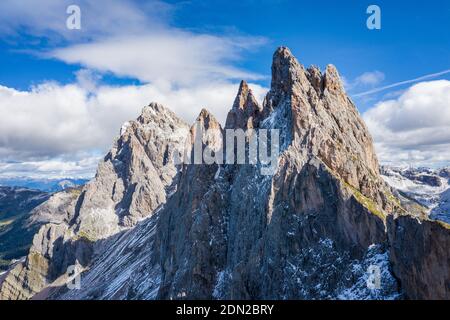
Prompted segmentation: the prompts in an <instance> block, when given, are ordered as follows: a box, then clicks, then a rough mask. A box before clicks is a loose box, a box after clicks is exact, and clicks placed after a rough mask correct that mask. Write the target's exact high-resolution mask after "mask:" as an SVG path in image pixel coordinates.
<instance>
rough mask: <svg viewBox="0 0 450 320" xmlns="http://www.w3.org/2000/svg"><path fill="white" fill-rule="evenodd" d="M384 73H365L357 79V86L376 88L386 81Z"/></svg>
mask: <svg viewBox="0 0 450 320" xmlns="http://www.w3.org/2000/svg"><path fill="white" fill-rule="evenodd" d="M384 78H385V76H384V73H383V72H381V71H377V70H376V71H371V72H364V73H363V74H361V75H360V76H358V77H357V78H356V79H355V85H363V86H376V85H377V84H379V83H381V82H382V81H383V80H384Z"/></svg>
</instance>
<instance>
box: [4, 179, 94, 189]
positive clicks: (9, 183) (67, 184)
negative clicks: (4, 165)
mask: <svg viewBox="0 0 450 320" xmlns="http://www.w3.org/2000/svg"><path fill="white" fill-rule="evenodd" d="M87 181H88V180H87V179H73V178H64V179H33V178H27V177H18V178H0V186H4V187H23V188H27V189H34V190H40V191H44V192H57V191H61V190H64V189H67V188H74V187H77V186H81V185H83V184H85V183H86V182H87Z"/></svg>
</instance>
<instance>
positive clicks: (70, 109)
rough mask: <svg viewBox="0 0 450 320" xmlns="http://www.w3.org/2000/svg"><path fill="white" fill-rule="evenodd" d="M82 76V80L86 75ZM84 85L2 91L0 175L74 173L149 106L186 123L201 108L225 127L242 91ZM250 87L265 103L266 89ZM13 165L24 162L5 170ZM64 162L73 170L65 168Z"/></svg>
mask: <svg viewBox="0 0 450 320" xmlns="http://www.w3.org/2000/svg"><path fill="white" fill-rule="evenodd" d="M82 74H83V76H82V77H81V78H83V77H84V76H85V75H86V73H85V72H82ZM90 80H91V79H90ZM81 83H82V84H83V85H80V83H75V84H70V85H59V84H56V83H45V84H42V85H39V86H37V87H34V88H33V89H32V90H30V91H17V90H14V89H10V88H6V87H1V86H0V114H2V117H1V118H0V159H2V160H1V161H0V162H2V163H3V164H4V165H3V166H0V174H2V173H5V170H10V171H11V170H16V169H17V168H24V169H26V168H30V167H32V168H35V169H36V170H38V171H43V172H45V170H44V169H45V168H46V167H45V165H44V164H45V163H54V164H55V165H57V166H60V168H61V170H62V171H67V172H69V171H70V172H71V173H73V171H75V169H76V168H78V164H83V163H84V162H82V160H83V159H85V158H88V159H89V158H91V157H92V153H93V152H94V151H95V152H99V154H103V153H105V152H106V151H107V150H108V149H109V148H110V146H111V144H112V141H113V137H114V136H116V135H117V134H118V131H119V129H120V127H121V125H122V124H123V123H124V122H125V121H127V120H130V119H135V118H137V116H138V115H139V113H140V111H141V109H142V107H143V106H145V105H148V104H149V103H150V102H151V101H157V102H160V103H163V104H164V105H166V106H167V107H169V108H170V109H172V110H173V111H174V112H175V113H177V114H178V115H179V116H181V117H182V118H183V119H185V120H186V121H187V122H193V121H194V119H195V118H196V117H197V115H198V114H199V112H200V110H201V109H202V108H207V109H209V110H210V111H211V112H212V113H213V114H214V115H215V116H216V117H217V118H218V119H219V120H220V121H222V122H224V120H225V117H226V114H227V112H228V110H229V109H230V108H231V106H232V103H233V99H234V97H235V95H236V93H237V90H238V83H230V82H211V83H209V84H206V85H201V86H193V87H185V88H178V89H171V88H170V87H158V86H156V85H153V84H146V85H141V86H121V87H114V86H106V85H100V86H99V85H97V84H93V83H92V82H88V85H87V87H88V88H86V83H85V79H83V81H82V82H81ZM251 87H252V88H253V90H254V91H255V94H256V95H257V96H258V97H259V99H262V96H263V95H264V94H265V92H266V89H265V88H262V87H260V86H258V85H251ZM93 88H95V89H93ZM92 90H95V91H92ZM9 161H14V162H25V163H24V164H17V163H16V164H14V165H12V164H10V163H9V164H8V165H6V164H5V163H7V162H9ZM48 161H50V162H48ZM64 161H68V165H69V166H70V167H72V168H75V169H73V170H72V169H70V170H69V169H67V168H65V167H64V165H63V162H64ZM90 168H91V169H92V167H90ZM78 169H79V170H80V172H81V171H83V170H81V167H80V168H78ZM26 171H29V170H26ZM72 175H73V174H72Z"/></svg>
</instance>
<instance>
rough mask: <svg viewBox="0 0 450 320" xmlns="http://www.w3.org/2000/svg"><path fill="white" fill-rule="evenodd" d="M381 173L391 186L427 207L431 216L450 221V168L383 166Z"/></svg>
mask: <svg viewBox="0 0 450 320" xmlns="http://www.w3.org/2000/svg"><path fill="white" fill-rule="evenodd" d="M381 174H382V177H383V178H384V180H385V181H386V182H387V183H388V184H389V185H390V186H391V187H393V188H395V189H397V190H398V191H399V192H401V193H403V194H404V195H405V196H408V197H410V198H412V199H414V200H416V201H417V202H418V203H420V204H421V205H423V206H425V207H427V208H428V212H429V215H430V218H432V219H437V220H441V221H444V222H448V223H450V168H442V169H430V168H402V167H392V166H383V167H381Z"/></svg>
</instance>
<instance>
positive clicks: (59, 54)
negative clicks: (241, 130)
mask: <svg viewBox="0 0 450 320" xmlns="http://www.w3.org/2000/svg"><path fill="white" fill-rule="evenodd" d="M71 4H77V5H79V6H80V8H81V30H80V31H77V30H68V29H67V28H66V19H67V17H68V15H67V13H66V8H67V6H68V5H71ZM174 10H176V5H171V4H166V3H164V2H162V1H157V0H156V1H145V2H144V1H138V0H136V1H133V0H128V1H126V0H109V1H90V0H78V1H76V2H75V3H74V2H73V1H72V0H3V1H1V3H0V35H2V37H4V38H5V39H6V38H7V39H8V40H10V41H11V40H12V41H15V42H16V43H20V44H21V45H20V48H21V49H22V48H23V47H24V46H25V47H26V50H27V52H33V53H34V54H36V55H37V56H38V57H40V58H45V59H58V60H61V61H63V62H66V63H67V64H74V65H77V66H81V70H80V71H78V72H77V73H76V78H77V82H76V83H73V84H68V85H60V84H57V83H53V82H46V83H43V84H41V85H38V86H35V87H33V88H32V89H30V90H29V91H18V90H15V89H11V88H7V87H2V86H0V114H2V117H1V118H0V175H2V174H3V175H4V174H10V173H11V172H13V173H14V174H17V175H18V174H19V173H20V170H23V171H24V172H26V173H27V174H26V175H27V176H29V175H31V174H33V172H34V174H40V173H42V174H51V175H53V176H55V175H56V173H57V171H58V168H59V170H60V172H67V173H70V174H71V175H72V176H73V175H74V174H73V173H74V172H80V173H85V172H86V170H87V171H89V172H90V171H92V165H91V164H92V163H91V162H89V161H91V160H89V161H88V163H87V162H83V161H84V160H83V159H94V158H96V156H93V155H94V154H96V155H98V154H102V153H104V152H106V151H107V150H108V149H109V148H110V146H111V143H112V140H113V138H114V136H116V135H117V134H118V130H119V128H120V127H121V125H122V123H123V122H125V121H127V120H129V119H135V118H136V117H137V116H138V115H139V113H140V110H141V108H142V107H143V106H144V105H147V104H148V103H149V102H151V101H157V102H160V103H163V104H165V105H166V106H168V107H169V108H171V109H172V110H173V111H175V112H176V113H177V114H179V115H180V116H181V117H183V118H184V119H185V120H186V121H188V122H192V121H193V120H194V119H195V117H196V116H197V115H198V113H199V112H200V110H201V108H203V107H205V108H207V109H209V110H210V111H211V112H212V113H213V114H214V115H216V116H217V118H218V119H219V120H220V121H222V122H223V121H224V119H225V116H226V114H227V112H228V110H229V108H230V107H231V105H232V103H233V99H234V97H235V95H236V93H237V89H238V80H241V79H246V80H256V79H260V78H261V75H259V74H254V73H252V72H249V71H247V70H245V69H242V68H240V67H237V62H239V61H241V59H243V57H244V55H245V53H246V52H248V51H252V50H255V49H257V48H258V47H259V46H261V45H263V44H264V43H265V42H266V39H264V38H261V37H253V36H242V35H237V34H231V35H230V34H226V35H225V34H222V35H213V34H206V33H200V32H193V31H186V30H180V29H178V28H175V27H173V26H171V25H170V24H169V21H170V16H171V13H172V12H173V11H174ZM24 34H25V35H26V36H23V35H24ZM12 43H14V42H12ZM36 48H38V49H36ZM33 50H34V51H33ZM102 74H108V75H112V76H118V77H122V76H125V77H131V78H135V79H138V80H140V81H141V83H142V85H127V86H112V85H101V84H99V78H100V77H101V75H102ZM31 80H32V79H30V81H31ZM253 89H254V91H255V94H256V95H257V96H259V97H260V98H261V97H262V96H263V94H264V93H265V91H266V89H265V88H262V87H261V86H258V85H253ZM86 161H87V160H86Z"/></svg>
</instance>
